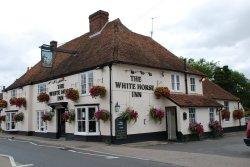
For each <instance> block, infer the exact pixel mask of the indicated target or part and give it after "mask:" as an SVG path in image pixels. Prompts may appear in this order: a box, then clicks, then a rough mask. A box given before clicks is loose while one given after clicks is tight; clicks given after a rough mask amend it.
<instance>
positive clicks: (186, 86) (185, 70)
mask: <svg viewBox="0 0 250 167" xmlns="http://www.w3.org/2000/svg"><path fill="white" fill-rule="evenodd" d="M184 75H185V88H186V94H188V84H187V59H184Z"/></svg>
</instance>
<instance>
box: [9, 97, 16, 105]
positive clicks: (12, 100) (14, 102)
mask: <svg viewBox="0 0 250 167" xmlns="http://www.w3.org/2000/svg"><path fill="white" fill-rule="evenodd" d="M16 101H17V98H15V97H13V98H11V99H10V101H9V102H10V105H11V106H13V105H16Z"/></svg>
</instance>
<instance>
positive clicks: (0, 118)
mask: <svg viewBox="0 0 250 167" xmlns="http://www.w3.org/2000/svg"><path fill="white" fill-rule="evenodd" d="M5 119H6V115H2V116H0V123H2V121H3V122H5Z"/></svg>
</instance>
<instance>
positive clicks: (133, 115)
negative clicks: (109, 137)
mask: <svg viewBox="0 0 250 167" xmlns="http://www.w3.org/2000/svg"><path fill="white" fill-rule="evenodd" d="M120 117H121V118H122V119H124V120H126V121H127V122H128V123H130V122H131V121H134V123H135V122H136V121H137V118H138V112H136V111H135V110H132V109H130V108H127V109H126V111H124V112H122V113H121V115H120Z"/></svg>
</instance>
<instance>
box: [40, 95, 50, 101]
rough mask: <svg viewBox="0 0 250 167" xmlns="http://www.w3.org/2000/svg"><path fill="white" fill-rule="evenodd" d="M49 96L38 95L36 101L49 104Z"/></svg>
mask: <svg viewBox="0 0 250 167" xmlns="http://www.w3.org/2000/svg"><path fill="white" fill-rule="evenodd" d="M49 99H50V97H49V95H48V94H47V93H40V94H39V95H38V96H37V100H38V101H39V102H49Z"/></svg>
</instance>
